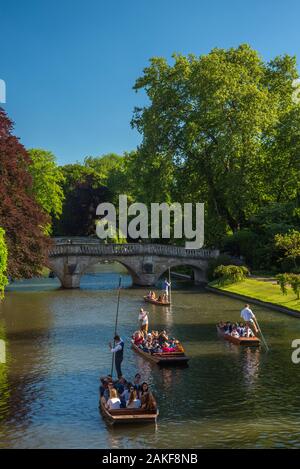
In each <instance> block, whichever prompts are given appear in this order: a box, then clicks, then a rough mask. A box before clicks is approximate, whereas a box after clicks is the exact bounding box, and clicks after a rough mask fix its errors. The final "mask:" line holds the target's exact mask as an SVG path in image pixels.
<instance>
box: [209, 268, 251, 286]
mask: <svg viewBox="0 0 300 469" xmlns="http://www.w3.org/2000/svg"><path fill="white" fill-rule="evenodd" d="M247 275H249V270H248V268H247V267H246V266H244V265H241V266H238V265H219V266H218V267H217V268H216V269H215V271H214V277H215V278H216V279H217V283H218V284H219V285H228V284H231V283H237V282H242V281H243V280H244V279H245V278H246V277H247Z"/></svg>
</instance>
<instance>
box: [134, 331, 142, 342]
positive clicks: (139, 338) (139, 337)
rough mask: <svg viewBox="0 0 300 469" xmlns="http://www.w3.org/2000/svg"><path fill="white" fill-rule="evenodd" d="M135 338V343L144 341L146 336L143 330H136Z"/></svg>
mask: <svg viewBox="0 0 300 469" xmlns="http://www.w3.org/2000/svg"><path fill="white" fill-rule="evenodd" d="M133 340H134V344H135V345H140V344H141V343H142V342H143V340H144V336H143V334H142V333H141V331H136V332H135V333H134V336H133Z"/></svg>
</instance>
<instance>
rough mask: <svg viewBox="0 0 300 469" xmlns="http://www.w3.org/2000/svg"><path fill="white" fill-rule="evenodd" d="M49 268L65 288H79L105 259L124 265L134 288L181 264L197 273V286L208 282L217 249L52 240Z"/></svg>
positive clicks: (217, 253)
mask: <svg viewBox="0 0 300 469" xmlns="http://www.w3.org/2000/svg"><path fill="white" fill-rule="evenodd" d="M53 241H54V244H53V246H52V247H51V248H50V250H49V261H48V267H49V268H50V269H51V270H52V271H53V272H54V273H55V274H56V275H57V277H58V278H59V280H60V281H61V284H62V286H63V287H64V288H78V287H79V286H80V278H81V276H82V275H83V274H84V273H85V272H87V271H88V269H89V267H91V266H92V265H94V264H97V263H98V262H103V261H104V260H108V261H116V262H120V263H121V264H122V265H123V266H125V267H126V268H127V270H128V272H129V274H130V275H131V277H132V281H133V283H134V284H135V285H143V286H151V285H154V284H155V283H156V282H157V280H158V279H159V278H160V277H161V276H162V275H163V274H164V273H165V272H166V271H167V270H168V269H169V268H174V267H178V266H181V265H184V266H189V267H191V268H192V269H193V272H194V281H195V283H196V284H201V283H205V282H206V271H207V265H208V261H209V259H211V258H215V257H217V256H218V255H219V251H218V250H209V249H185V248H184V247H178V246H170V245H164V244H142V243H132V244H104V243H101V242H100V241H99V240H98V239H95V238H53Z"/></svg>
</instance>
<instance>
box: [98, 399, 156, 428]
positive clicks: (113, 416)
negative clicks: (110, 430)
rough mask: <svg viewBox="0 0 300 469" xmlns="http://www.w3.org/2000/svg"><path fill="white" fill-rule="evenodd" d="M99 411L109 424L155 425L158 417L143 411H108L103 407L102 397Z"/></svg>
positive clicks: (151, 412)
mask: <svg viewBox="0 0 300 469" xmlns="http://www.w3.org/2000/svg"><path fill="white" fill-rule="evenodd" d="M99 409H100V410H101V413H102V415H103V417H104V418H105V419H107V420H108V421H109V423H111V424H119V423H155V422H156V420H157V417H158V415H159V411H158V409H156V411H154V412H153V411H147V410H144V409H116V410H108V409H106V407H105V399H104V397H101V398H100V403H99Z"/></svg>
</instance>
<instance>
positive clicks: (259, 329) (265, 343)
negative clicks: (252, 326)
mask: <svg viewBox="0 0 300 469" xmlns="http://www.w3.org/2000/svg"><path fill="white" fill-rule="evenodd" d="M255 322H256V325H257V329H258V331H259V333H260V335H261V338H262V341H263V343H264V346H265V348H266V351H267V352H268V351H269V347H268V344H267V341H266V339H265V338H264V335H263V333H262V331H261V328H260V326H259V324H258V320H257V318H256V316H255Z"/></svg>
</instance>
